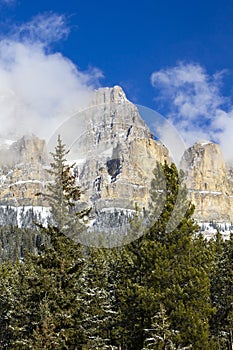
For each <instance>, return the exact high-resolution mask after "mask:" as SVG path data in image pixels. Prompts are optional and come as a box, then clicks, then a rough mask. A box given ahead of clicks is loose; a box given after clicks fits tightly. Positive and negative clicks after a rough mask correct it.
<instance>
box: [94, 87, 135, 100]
mask: <svg viewBox="0 0 233 350" xmlns="http://www.w3.org/2000/svg"><path fill="white" fill-rule="evenodd" d="M126 101H128V100H127V98H126V95H125V92H124V91H123V90H122V88H121V87H120V86H118V85H115V86H114V87H104V88H99V89H97V90H95V91H94V97H93V100H92V104H93V105H100V104H104V103H124V102H126ZM128 102H129V101H128Z"/></svg>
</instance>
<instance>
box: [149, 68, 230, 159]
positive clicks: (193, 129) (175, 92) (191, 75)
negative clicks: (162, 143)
mask: <svg viewBox="0 0 233 350" xmlns="http://www.w3.org/2000/svg"><path fill="white" fill-rule="evenodd" d="M225 73H226V72H225V71H220V72H216V73H215V74H213V75H209V74H208V73H207V72H206V70H205V69H204V68H203V67H202V66H201V65H200V64H194V63H184V62H181V63H179V64H178V65H176V66H174V67H171V68H167V69H161V70H159V71H156V72H154V73H153V74H152V75H151V84H152V86H153V87H155V88H156V89H157V91H158V92H159V97H158V100H159V101H160V102H161V103H162V104H163V105H164V107H165V108H166V110H167V111H168V112H167V117H168V120H169V121H170V122H171V123H172V124H173V125H174V126H175V127H176V129H177V130H178V132H179V133H180V135H181V136H182V137H183V139H184V141H185V143H186V144H187V145H188V146H190V145H192V144H193V143H194V142H196V141H198V140H203V139H206V140H212V141H215V142H218V143H219V144H220V146H221V148H222V151H223V153H224V155H225V158H226V160H227V161H230V162H232V161H233V152H232V150H233V138H232V137H230V138H229V136H230V135H232V133H233V105H232V104H231V100H230V98H229V97H225V96H224V95H223V94H222V93H221V88H222V84H223V77H224V74H225ZM160 132H161V133H163V130H161V131H160Z"/></svg>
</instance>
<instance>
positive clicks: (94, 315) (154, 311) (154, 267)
mask: <svg viewBox="0 0 233 350" xmlns="http://www.w3.org/2000/svg"><path fill="white" fill-rule="evenodd" d="M66 154H67V151H66V147H65V145H64V144H63V143H62V141H61V139H60V138H58V143H57V146H56V148H55V151H54V153H53V154H52V163H51V167H50V170H49V171H50V175H51V176H52V177H53V181H52V182H50V183H49V185H48V188H47V192H46V193H38V196H42V197H44V198H45V199H46V201H47V202H48V203H49V205H50V208H51V218H50V220H49V222H48V224H47V225H46V226H45V225H42V224H40V223H39V222H40V220H38V222H37V217H32V215H30V213H28V214H27V215H28V218H27V225H25V227H23V226H22V227H20V228H19V227H17V224H16V223H15V218H14V213H12V217H11V220H10V222H9V224H7V225H6V224H4V225H3V224H2V225H1V227H0V259H1V264H0V349H15V350H16V349H18V350H26V349H36V350H37V349H38V350H40V349H41V350H42V349H43V350H45V349H51V350H52V349H54V350H55V349H64V350H65V349H70V350H89V349H99V350H107V349H109V350H110V349H111V350H152V349H153V350H162V349H163V350H178V349H179V350H184V349H193V350H223V349H225V350H232V349H233V235H231V237H230V239H229V240H223V239H222V237H221V234H220V233H218V234H217V235H216V236H215V237H214V238H213V239H210V240H207V239H205V237H203V236H202V234H201V233H200V230H199V227H198V225H197V224H196V223H195V222H194V220H193V218H192V216H193V212H194V210H195V208H194V206H193V205H192V203H188V202H187V201H188V199H187V190H186V187H185V185H184V184H183V181H182V172H181V171H178V170H177V168H176V166H175V165H174V164H167V163H164V164H155V167H154V173H153V175H154V178H153V180H152V182H151V189H150V194H151V204H150V210H149V212H148V213H146V214H145V215H148V216H149V217H150V225H149V226H148V228H147V229H146V230H145V232H144V234H143V235H140V230H142V221H141V218H140V215H135V217H132V219H131V223H130V226H131V231H130V230H129V231H130V232H129V235H132V238H133V235H135V239H131V241H130V242H129V243H128V244H125V245H121V246H119V247H114V248H107V247H106V248H105V247H102V248H97V247H94V246H91V245H88V246H85V245H84V244H81V243H80V242H79V240H78V235H79V233H80V232H82V234H83V233H84V232H85V230H86V226H85V223H84V220H83V218H84V217H88V215H89V214H90V211H91V208H86V209H82V210H76V208H77V206H76V203H78V201H79V198H80V195H81V192H82V189H81V188H80V187H79V186H78V185H77V184H76V181H75V177H74V176H73V173H72V165H67V163H66ZM161 172H163V174H164V176H165V179H166V191H159V178H160V173H161ZM178 193H179V194H181V195H182V201H180V203H181V205H180V208H179V209H180V211H182V205H184V204H185V205H186V207H187V208H188V209H187V210H186V212H185V213H184V215H182V218H181V220H180V222H179V223H178V225H177V226H176V227H175V228H174V229H173V230H167V229H166V228H167V224H168V222H169V220H170V218H171V216H172V213H173V209H174V207H175V204H176V199H177V195H178ZM160 202H161V203H163V207H162V210H161V212H160V213H159V215H158V206H157V203H160ZM187 203H188V204H187ZM176 208H177V206H176ZM179 209H177V210H179ZM9 210H10V209H9ZM178 214H179V213H177V215H178ZM74 233H75V237H74ZM86 234H87V235H88V231H87V232H86Z"/></svg>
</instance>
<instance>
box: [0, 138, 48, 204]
mask: <svg viewBox="0 0 233 350" xmlns="http://www.w3.org/2000/svg"><path fill="white" fill-rule="evenodd" d="M47 163H48V156H47V151H46V144H45V141H43V140H40V139H39V138H37V137H36V136H34V135H30V136H24V137H22V138H21V139H19V140H18V141H16V142H13V143H12V144H11V145H10V146H9V147H8V148H7V147H4V148H3V149H1V151H0V189H1V191H0V201H1V204H2V205H13V206H22V205H39V204H41V201H40V199H39V198H38V197H36V196H35V193H37V192H40V191H41V190H42V189H43V188H44V186H45V184H46V182H45V181H46V179H47V177H48V176H47V174H46V171H45V167H46V164H47Z"/></svg>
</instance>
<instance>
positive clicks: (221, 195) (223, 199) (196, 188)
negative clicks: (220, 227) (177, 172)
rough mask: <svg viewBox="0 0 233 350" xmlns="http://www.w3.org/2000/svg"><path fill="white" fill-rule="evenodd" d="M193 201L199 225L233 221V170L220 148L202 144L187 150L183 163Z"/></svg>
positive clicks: (209, 143) (215, 145) (205, 143)
mask: <svg viewBox="0 0 233 350" xmlns="http://www.w3.org/2000/svg"><path fill="white" fill-rule="evenodd" d="M181 168H182V169H184V170H185V179H186V184H187V187H188V190H189V194H190V199H191V201H192V202H193V203H194V204H195V207H196V209H195V218H196V219H197V220H199V221H213V220H214V221H227V222H229V221H230V222H231V221H232V220H233V187H232V179H233V178H232V176H231V175H230V169H229V167H228V166H227V164H226V163H225V161H224V157H223V155H222V152H221V149H220V147H219V145H217V144H215V143H213V142H208V141H200V142H197V143H195V145H194V146H192V147H190V148H189V149H187V150H186V151H185V153H184V156H183V158H182V161H181Z"/></svg>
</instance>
